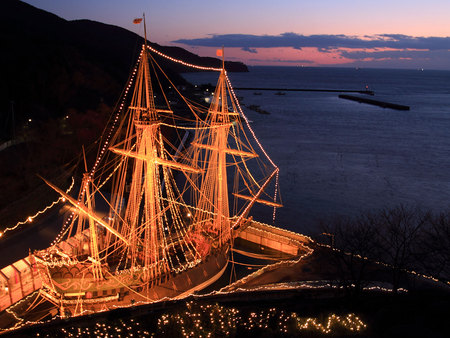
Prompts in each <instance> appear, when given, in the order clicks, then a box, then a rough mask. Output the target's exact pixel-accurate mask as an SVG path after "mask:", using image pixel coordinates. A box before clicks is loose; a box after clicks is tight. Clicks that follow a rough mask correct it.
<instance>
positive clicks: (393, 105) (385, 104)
mask: <svg viewBox="0 0 450 338" xmlns="http://www.w3.org/2000/svg"><path fill="white" fill-rule="evenodd" d="M339 98H340V99H346V100H351V101H356V102H359V103H367V104H372V105H374V106H379V107H382V108H390V109H396V110H409V106H404V105H401V104H396V103H390V102H385V101H378V100H373V99H367V98H365V97H360V96H353V95H345V94H342V95H339Z"/></svg>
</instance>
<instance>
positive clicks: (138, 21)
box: [133, 18, 142, 25]
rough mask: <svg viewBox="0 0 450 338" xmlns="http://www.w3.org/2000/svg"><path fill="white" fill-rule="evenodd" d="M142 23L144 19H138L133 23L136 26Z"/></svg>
mask: <svg viewBox="0 0 450 338" xmlns="http://www.w3.org/2000/svg"><path fill="white" fill-rule="evenodd" d="M141 22H142V18H136V19H134V20H133V23H134V24H136V25H137V24H138V23H141Z"/></svg>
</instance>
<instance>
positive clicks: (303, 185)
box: [185, 67, 450, 234]
mask: <svg viewBox="0 0 450 338" xmlns="http://www.w3.org/2000/svg"><path fill="white" fill-rule="evenodd" d="M229 77H230V79H231V82H232V84H233V86H234V87H272V88H273V87H276V88H314V89H350V90H363V89H364V88H365V87H366V85H367V86H368V87H369V89H370V90H373V91H375V96H374V98H375V99H379V100H385V101H388V102H393V103H398V104H403V105H407V106H410V107H411V110H410V111H397V110H391V109H384V108H380V107H376V106H371V105H367V104H360V103H357V102H353V101H347V100H343V99H339V98H338V93H322V92H321V93H311V92H286V94H285V95H275V93H274V92H270V91H260V93H261V95H254V92H257V91H237V95H238V96H239V97H241V98H242V99H241V103H243V104H244V105H245V106H249V105H252V104H254V105H259V106H260V107H261V109H264V110H266V111H268V112H270V114H269V115H262V114H259V113H257V112H255V111H252V110H249V109H245V106H244V113H245V114H246V115H247V117H248V118H249V119H250V120H251V121H253V123H252V128H253V129H254V130H255V132H256V134H257V136H258V138H259V139H260V140H261V142H262V143H263V145H264V147H265V149H266V151H267V152H268V153H269V154H270V156H271V157H272V159H273V160H274V162H275V163H276V164H277V165H278V166H279V167H280V184H281V194H282V199H283V204H284V208H281V209H279V210H278V212H277V220H276V225H279V226H282V227H284V228H287V229H291V230H295V231H301V232H304V233H308V234H314V233H315V232H317V231H320V229H318V227H317V220H318V219H324V218H328V217H332V216H333V215H336V214H340V215H356V214H358V213H360V212H363V211H366V210H376V209H380V208H384V207H394V206H397V205H399V204H403V205H406V206H420V207H424V208H431V209H433V210H435V211H439V210H443V209H447V208H448V207H449V205H450V136H449V132H450V72H448V71H430V70H424V71H421V70H382V69H350V68H290V67H289V68H283V67H251V68H250V72H249V73H230V74H229ZM185 78H186V79H187V80H188V81H190V82H192V83H196V84H201V83H212V84H215V83H216V81H217V74H215V73H189V74H185ZM255 218H256V219H258V217H255ZM261 221H266V222H271V220H269V219H262V220H261Z"/></svg>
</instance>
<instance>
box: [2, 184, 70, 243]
mask: <svg viewBox="0 0 450 338" xmlns="http://www.w3.org/2000/svg"><path fill="white" fill-rule="evenodd" d="M74 184H75V180H74V178H73V177H72V183H71V185H70V186H69V188H68V189H67V190H66V193H69V192H70V191H71V190H72V188H73V186H74ZM61 201H63V202H64V201H65V199H64V198H63V197H59V198H58V199H57V200H56V201H53V202H52V203H50V204H49V205H47V206H46V207H45V208H44V209H42V210H39V211H38V212H36V213H35V214H34V215H32V216H28V217H27V218H26V220H25V221H20V222H17V223H16V225H14V226H12V227H6V228H5V229H4V230H3V231H0V237H2V236H3V235H4V234H6V233H7V232H8V231H12V230H15V229H17V228H18V227H19V226H21V225H25V224H28V223H32V222H33V220H34V219H35V218H36V217H38V216H39V215H42V214H43V213H45V212H46V211H47V210H49V209H51V208H52V207H53V206H55V205H56V204H58V203H59V202H61Z"/></svg>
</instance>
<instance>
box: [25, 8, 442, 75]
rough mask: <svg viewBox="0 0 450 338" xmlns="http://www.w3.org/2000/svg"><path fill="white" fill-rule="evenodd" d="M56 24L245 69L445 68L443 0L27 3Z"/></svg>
mask: <svg viewBox="0 0 450 338" xmlns="http://www.w3.org/2000/svg"><path fill="white" fill-rule="evenodd" d="M25 2H27V3H29V4H31V5H33V6H35V7H38V8H42V9H44V10H46V11H49V12H52V13H54V14H56V15H58V16H60V17H62V18H64V19H67V20H74V19H90V20H95V21H100V22H104V23H109V24H113V25H117V26H121V27H124V28H126V29H128V30H131V31H133V32H136V33H138V34H141V35H142V34H143V27H142V25H133V24H132V19H133V18H135V17H139V16H141V15H142V12H145V13H146V18H147V31H148V35H149V39H150V40H151V41H154V42H157V43H159V44H163V45H177V46H181V47H184V48H186V49H188V50H190V51H192V52H194V53H197V54H199V55H202V56H213V55H214V54H215V50H216V49H217V48H218V47H221V46H222V45H223V46H225V48H226V58H227V59H229V60H238V61H243V62H245V63H246V64H249V65H280V66H297V65H304V66H329V65H336V66H345V67H349V66H351V67H356V66H357V67H386V68H427V69H449V70H450V21H449V20H450V19H449V18H450V1H449V0H427V1H425V0H420V1H419V0H377V1H361V0H339V1H337V0H317V1H306V0H304V1H300V0H278V1H273V0H258V1H256V0H244V1H242V0H241V1H237V0H227V1H216V0H210V1H209V2H207V1H198V0H189V1H186V0H165V1H156V0H127V1H123V0H76V1H74V0H27V1H25Z"/></svg>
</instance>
